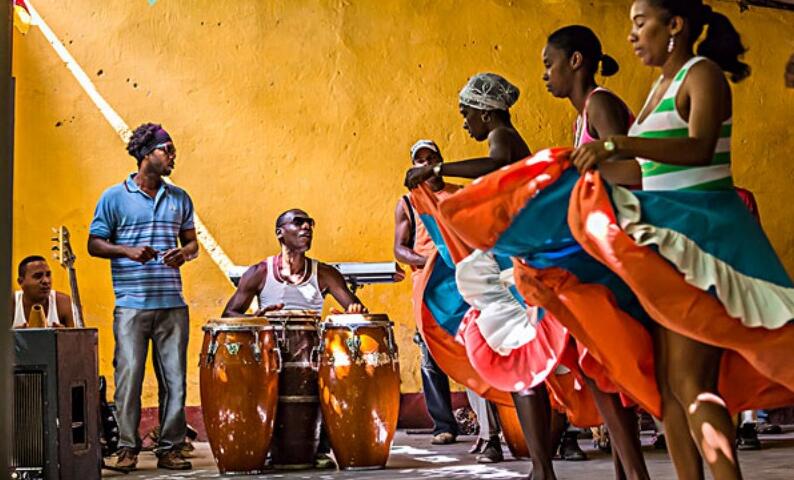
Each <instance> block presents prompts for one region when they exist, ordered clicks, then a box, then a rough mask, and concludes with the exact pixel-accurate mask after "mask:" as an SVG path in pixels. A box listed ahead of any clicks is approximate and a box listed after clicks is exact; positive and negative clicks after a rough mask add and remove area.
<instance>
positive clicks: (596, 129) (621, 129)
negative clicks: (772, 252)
mask: <svg viewBox="0 0 794 480" xmlns="http://www.w3.org/2000/svg"><path fill="white" fill-rule="evenodd" d="M543 65H544V66H545V67H546V68H545V71H544V74H543V81H544V82H545V83H546V89H547V90H548V91H549V93H551V94H552V95H553V96H555V97H557V98H567V99H568V100H569V101H570V102H571V104H572V105H573V107H574V108H575V109H576V111H577V112H578V113H579V115H578V117H577V118H576V125H575V134H574V135H575V137H574V146H576V147H578V146H580V145H583V144H585V143H589V142H592V141H594V140H598V139H601V138H608V137H609V136H610V135H625V134H626V132H627V131H628V129H629V126H630V125H631V123H632V122H633V121H634V116H633V115H632V113H631V110H630V109H629V108H628V107H627V106H626V104H625V103H624V102H623V101H622V100H621V99H620V98H618V96H617V95H615V94H614V93H612V92H610V91H609V90H607V89H606V88H603V87H599V86H598V84H597V83H596V81H595V74H596V73H597V72H599V67H600V73H601V75H603V76H611V75H614V74H615V73H617V71H618V64H617V62H616V61H615V60H614V59H613V58H612V57H610V56H609V55H606V54H604V53H603V51H602V50H601V42H600V41H599V40H598V37H597V36H596V35H595V33H593V31H592V30H590V29H589V28H587V27H585V26H581V25H570V26H567V27H563V28H561V29H559V30H557V31H555V32H554V33H552V34H551V35H549V38H548V41H547V43H546V47H545V48H544V49H543ZM612 164H613V165H614V167H613V168H612V175H611V176H609V177H607V178H610V179H611V180H612V181H614V182H616V183H623V184H628V185H632V184H639V183H640V169H639V164H638V163H637V161H636V160H616V161H614V162H612ZM599 168H600V167H599ZM605 175H606V174H605ZM585 381H586V382H587V383H588V386H589V387H590V388H591V390H592V391H593V392H594V397H595V400H596V404H597V406H598V409H599V411H600V412H601V415H602V416H603V418H604V421H605V422H606V424H607V427H608V428H609V431H610V434H611V438H612V443H613V445H614V448H613V449H612V455H613V457H614V459H615V469H616V471H617V472H616V473H617V476H618V478H631V479H647V478H649V476H648V470H647V468H646V466H645V461H644V460H643V457H642V450H641V448H640V441H639V435H638V432H637V419H636V415H635V413H634V411H633V409H632V408H625V407H623V405H622V403H621V399H620V397H619V396H618V394H617V393H616V392H611V393H607V392H603V391H601V390H600V389H598V387H597V385H596V384H595V382H594V381H593V380H591V379H589V378H587V377H585ZM623 475H625V477H624V476H623Z"/></svg>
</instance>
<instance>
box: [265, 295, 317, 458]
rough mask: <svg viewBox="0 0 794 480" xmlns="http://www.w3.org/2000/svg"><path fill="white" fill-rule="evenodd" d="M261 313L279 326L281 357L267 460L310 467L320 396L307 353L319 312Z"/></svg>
mask: <svg viewBox="0 0 794 480" xmlns="http://www.w3.org/2000/svg"><path fill="white" fill-rule="evenodd" d="M265 316H266V318H267V319H268V321H269V322H270V323H271V324H272V325H279V326H280V327H281V334H280V336H279V340H278V341H279V346H280V348H281V356H282V359H283V363H282V369H281V375H280V377H279V392H278V393H279V395H278V407H277V409H276V424H275V431H274V433H273V443H272V445H271V447H270V456H271V461H272V464H273V467H274V468H278V469H303V468H314V457H315V455H316V454H317V446H318V444H319V442H320V398H319V396H318V388H317V371H316V370H315V369H314V368H312V364H311V354H312V351H313V350H314V349H315V348H316V347H317V345H319V344H320V337H319V334H318V328H319V327H318V324H319V323H320V320H321V317H320V312H318V311H315V310H279V311H275V312H268V313H266V314H265Z"/></svg>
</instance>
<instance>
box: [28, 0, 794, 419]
mask: <svg viewBox="0 0 794 480" xmlns="http://www.w3.org/2000/svg"><path fill="white" fill-rule="evenodd" d="M33 4H34V5H35V6H36V7H37V8H38V9H39V11H40V12H41V14H42V15H43V16H44V18H45V20H46V21H47V22H48V23H49V25H50V26H51V27H52V28H53V30H54V31H55V32H56V33H57V34H58V36H59V38H61V39H62V40H63V42H64V44H65V45H66V46H67V48H68V49H69V50H70V51H71V53H72V54H73V55H74V57H75V58H76V59H77V61H78V62H79V63H80V64H81V65H82V66H83V68H84V69H85V71H86V72H87V73H88V74H89V76H90V77H91V78H92V80H93V81H94V83H95V84H96V86H97V88H98V90H99V91H100V93H102V94H103V95H104V97H105V98H106V99H107V100H108V102H109V103H110V104H111V105H112V106H113V107H114V108H115V109H116V110H117V111H118V113H119V114H120V115H121V116H122V117H123V118H124V119H125V120H126V121H127V122H128V123H129V124H130V125H131V126H133V127H134V126H136V125H138V124H140V123H141V122H144V121H156V122H161V123H163V124H164V125H165V127H166V128H167V129H168V130H169V131H170V132H171V134H172V136H173V137H174V139H175V142H176V145H177V148H178V150H179V153H178V158H177V167H176V170H175V173H174V175H173V178H174V180H175V181H176V182H177V183H178V184H179V185H181V186H183V187H185V188H186V189H187V191H188V192H190V194H191V195H192V197H193V200H194V202H195V205H196V208H197V211H198V212H199V214H200V215H201V216H202V217H203V219H204V221H205V222H206V224H207V226H208V228H209V230H210V231H211V232H212V233H213V234H214V235H215V237H216V239H217V240H218V242H219V243H220V244H221V245H222V247H223V248H224V249H225V250H226V252H227V253H228V254H229V255H230V257H231V258H232V260H233V261H235V262H236V263H238V264H246V263H252V262H255V261H258V260H259V259H261V258H263V257H265V256H267V255H269V254H272V253H273V252H274V251H275V250H276V248H277V243H276V240H275V238H274V237H273V233H272V223H273V220H274V218H275V216H276V215H277V214H278V213H279V212H280V211H282V210H285V209H287V208H291V207H301V208H304V209H306V210H307V211H308V212H309V213H310V214H312V215H313V216H314V217H315V218H316V219H317V221H318V227H317V232H316V238H315V247H314V248H313V250H312V252H311V253H312V254H313V255H314V256H315V257H317V258H320V259H323V260H329V261H330V260H334V261H378V260H386V259H389V258H391V242H392V232H393V209H394V205H395V202H396V200H397V199H398V198H399V196H400V195H401V194H402V193H403V188H402V186H401V185H402V177H403V172H404V171H405V169H406V167H407V166H408V164H409V159H408V152H407V150H408V147H409V146H410V145H411V144H412V143H413V142H414V141H415V140H416V139H417V138H421V137H429V138H434V139H436V140H437V141H438V142H439V144H440V145H441V147H442V149H443V151H444V153H445V156H446V158H447V159H450V160H451V159H459V158H464V157H466V156H474V155H481V154H483V153H484V152H485V146H484V145H481V144H477V143H475V142H474V141H472V140H471V139H469V138H468V136H467V135H466V134H465V132H464V131H463V130H462V128H461V123H462V122H461V119H460V117H459V114H458V112H457V101H456V96H457V92H458V90H459V89H460V87H461V86H462V85H463V84H464V83H465V81H466V79H467V77H468V76H470V75H471V74H473V73H476V72H479V71H495V72H499V73H501V74H503V75H505V76H506V77H507V78H509V79H510V80H512V81H513V82H514V83H515V84H516V85H518V86H519V88H520V89H521V92H522V94H521V98H520V100H519V101H518V103H517V105H516V106H515V109H514V118H515V121H516V125H517V126H518V128H519V130H520V131H522V132H523V134H524V136H525V138H526V139H527V141H528V143H529V145H530V146H531V147H532V148H533V149H534V150H537V149H540V148H542V147H546V146H551V145H559V144H569V143H570V138H571V132H570V129H571V123H572V121H573V111H572V109H571V108H570V106H569V105H568V104H566V103H565V102H562V101H559V100H555V99H553V98H551V97H550V96H549V95H548V94H547V93H546V91H545V89H544V87H543V84H542V82H541V80H540V77H541V68H542V65H541V62H540V50H541V48H542V47H543V45H544V41H545V36H546V35H547V34H548V33H550V32H551V31H552V30H553V29H555V28H557V27H560V26H563V25H566V24H570V23H577V22H580V23H581V22H584V23H586V24H588V25H589V26H591V27H592V28H593V29H594V30H595V31H596V32H597V33H598V34H599V35H600V37H601V39H602V41H603V43H604V46H605V50H606V52H608V53H610V54H612V55H613V56H614V57H616V58H617V59H618V61H619V62H620V63H621V66H622V70H621V73H620V74H618V76H617V77H613V78H611V79H609V80H608V81H607V82H605V84H606V86H608V87H610V88H612V89H614V90H616V91H617V92H618V93H619V94H621V95H622V96H623V97H624V98H625V99H626V101H627V102H629V104H630V105H632V106H633V107H634V108H635V109H638V108H639V107H640V106H641V103H642V101H643V100H644V98H645V94H646V93H647V91H648V88H649V86H650V83H651V82H652V80H653V79H654V78H655V75H656V73H655V72H653V71H652V70H650V69H648V68H646V67H644V66H642V65H641V64H640V63H639V61H638V60H637V59H635V58H634V56H633V54H632V52H631V49H630V47H629V44H628V43H627V41H626V36H627V34H628V30H629V20H628V5H629V2H627V1H606V0H601V1H598V2H589V1H575V0H545V1H540V0H524V1H520V0H516V1H507V0H491V1H488V2H485V1H482V2H474V1H470V2H469V1H467V2H452V1H427V0H422V1H420V0H416V1H412V2H409V1H396V0H393V1H376V0H369V1H355V0H338V1H295V0H282V1H264V0H263V1H258V0H257V1H254V0H249V1H236V2H232V1H210V0H201V1H184V0H183V1H176V0H160V1H158V2H156V3H155V4H154V5H153V6H150V5H149V3H148V2H147V1H145V0H135V1H131V0H130V1H126V2H118V1H114V2H97V1H94V0H57V1H55V0H33ZM591 4H595V6H591ZM715 7H717V8H718V9H719V10H721V11H723V12H727V13H728V14H729V15H730V17H731V18H732V19H733V21H734V22H735V24H736V26H737V28H738V29H739V30H740V32H741V33H742V34H743V38H744V40H745V42H746V44H747V45H748V46H749V47H750V51H749V53H748V55H747V57H746V60H747V61H748V62H749V63H750V64H751V65H752V67H753V69H754V74H753V76H752V77H750V79H748V80H747V81H745V82H743V83H741V84H739V85H738V86H736V88H735V108H734V110H735V135H734V152H735V154H734V173H735V176H736V179H737V182H738V183H739V184H741V185H744V186H747V187H749V188H750V189H752V190H754V191H755V192H756V194H757V195H758V199H759V203H760V207H761V213H762V216H763V221H764V224H765V226H766V228H767V230H768V232H769V235H770V237H771V239H772V242H773V243H774V245H775V247H776V248H777V250H778V252H779V253H780V255H781V256H782V257H783V259H784V261H785V263H786V266H787V267H788V269H789V271H791V272H794V242H792V238H794V222H791V218H792V216H794V202H791V201H790V199H789V196H790V195H791V193H792V191H791V190H792V189H791V186H792V180H791V179H792V178H794V162H791V160H790V158H789V157H790V152H792V151H794V141H792V138H794V122H792V114H791V112H792V111H794V108H792V107H794V91H792V90H788V91H786V90H785V89H784V87H783V70H784V65H785V62H786V59H787V58H788V56H789V55H790V53H791V52H792V51H794V37H792V36H791V31H792V26H794V15H792V14H791V13H788V12H780V11H775V10H768V9H761V8H753V9H751V10H750V11H749V12H746V13H743V14H739V13H738V8H737V7H736V5H735V4H734V3H733V2H717V3H716V4H715ZM100 70H101V72H102V74H101V75H100V74H99V72H100ZM14 72H15V75H16V78H17V99H16V100H17V104H16V110H17V115H16V156H15V162H16V165H15V166H16V170H15V179H14V180H15V184H14V185H15V186H14V188H15V198H14V200H15V204H14V259H15V261H18V260H19V259H21V258H22V257H23V256H25V255H28V254H32V253H42V252H46V251H47V250H48V248H49V242H48V237H49V229H50V227H51V226H56V225H59V224H66V225H68V226H69V227H70V228H71V230H72V235H73V238H74V239H75V240H74V241H75V244H76V245H75V247H76V253H77V256H78V261H77V268H78V275H79V278H80V285H81V289H82V296H83V302H84V309H85V313H86V317H87V323H88V324H89V325H91V326H96V327H99V329H100V348H101V350H100V369H101V372H102V373H104V374H106V375H109V376H112V364H111V362H112V355H113V338H112V330H111V325H112V320H111V319H112V308H113V294H112V290H111V281H110V267H109V265H108V262H107V261H103V260H99V259H94V258H90V257H89V256H88V255H87V253H86V250H85V240H86V235H87V228H88V223H89V222H90V219H91V215H92V212H93V208H94V205H95V203H96V200H97V199H98V198H99V195H100V194H101V192H102V191H103V190H104V189H105V188H107V187H108V186H109V185H111V184H114V183H116V182H120V181H121V180H122V178H123V177H124V176H125V175H126V174H128V173H129V172H130V171H132V170H133V169H134V167H135V163H134V160H133V159H132V157H129V156H127V155H126V152H125V150H124V148H123V145H122V143H121V142H120V141H119V138H118V137H117V136H116V134H115V132H114V131H113V130H112V129H111V128H110V127H109V126H108V124H107V123H106V121H105V120H104V118H103V117H102V116H101V115H100V114H99V112H98V111H97V109H96V108H95V107H94V105H93V104H92V103H91V101H90V100H89V98H88V97H87V96H86V95H85V93H84V92H83V91H82V90H81V88H80V87H79V85H78V84H77V82H76V81H75V80H74V78H73V77H72V76H71V74H70V73H69V72H68V71H67V70H66V68H65V67H64V65H63V64H62V63H61V62H60V61H59V60H58V58H57V57H56V55H55V53H54V52H53V50H52V48H51V47H50V46H49V45H48V43H47V42H46V40H45V39H44V38H43V36H42V35H41V33H40V32H39V31H38V30H36V29H32V30H31V31H30V33H29V34H28V35H26V36H24V37H23V36H21V35H19V34H18V33H15V37H14ZM54 270H55V274H56V275H55V277H56V282H57V285H58V286H59V287H60V288H63V289H66V288H67V287H66V280H65V275H64V274H63V272H62V271H61V270H60V269H58V268H55V269H54ZM183 277H184V283H185V293H186V297H187V299H188V300H189V302H190V306H191V315H192V330H191V342H190V356H189V362H188V363H189V379H190V380H189V391H188V404H191V405H195V404H198V402H199V400H198V398H199V396H198V376H197V371H196V363H197V357H198V351H199V348H200V336H201V330H200V327H201V324H202V323H203V322H204V321H205V320H206V319H207V318H208V317H212V316H214V315H217V314H218V313H219V312H220V310H221V309H222V306H223V304H224V303H225V301H226V299H227V298H228V297H229V295H230V294H231V293H232V288H231V287H230V285H229V284H228V283H227V282H226V280H225V279H224V275H223V274H222V273H221V272H220V271H219V270H218V269H217V268H216V267H215V265H214V264H213V263H212V261H211V259H210V258H209V256H208V255H207V254H206V252H203V251H202V254H201V256H200V258H199V259H198V260H197V261H195V262H193V263H190V264H188V265H187V266H186V267H184V268H183ZM409 291H410V290H409V285H408V284H407V282H406V283H403V284H401V285H396V286H374V287H366V288H365V289H364V290H363V291H362V292H361V295H362V298H363V300H364V301H365V302H366V303H367V305H369V307H370V308H371V309H372V310H373V311H385V312H387V313H388V314H389V315H390V316H391V317H392V319H393V320H394V321H395V322H396V323H397V328H396V332H397V336H398V338H399V340H400V346H401V347H402V352H401V353H402V362H403V363H402V366H403V389H404V391H416V390H417V386H418V374H417V373H418V370H417V367H418V365H417V352H416V349H415V347H414V346H413V344H411V343H410V337H411V335H412V332H413V320H412V318H411V316H410V315H411V314H410V304H409ZM146 385H147V387H148V388H147V389H146V394H145V404H146V405H153V404H154V403H155V398H156V396H155V392H154V388H153V386H154V381H153V375H151V374H149V375H148V376H147V380H146Z"/></svg>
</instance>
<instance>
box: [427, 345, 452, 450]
mask: <svg viewBox="0 0 794 480" xmlns="http://www.w3.org/2000/svg"><path fill="white" fill-rule="evenodd" d="M417 343H418V344H419V350H420V352H421V353H422V391H423V392H424V395H425V404H427V412H428V413H429V414H430V418H432V419H433V435H438V434H439V433H444V432H448V433H451V434H453V435H457V434H458V422H456V421H455V416H454V415H453V414H452V399H451V397H450V394H449V378H448V377H447V374H446V373H444V372H443V371H442V370H441V368H439V366H438V364H437V363H436V361H435V360H433V357H432V356H431V355H430V352H429V351H428V350H427V345H425V342H423V341H421V340H420V341H419V342H417Z"/></svg>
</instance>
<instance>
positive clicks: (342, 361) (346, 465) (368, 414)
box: [318, 314, 400, 470]
mask: <svg viewBox="0 0 794 480" xmlns="http://www.w3.org/2000/svg"><path fill="white" fill-rule="evenodd" d="M392 325H393V324H392V323H391V322H390V321H389V318H388V317H387V316H386V315H366V314H365V315H358V314H341V315H330V316H329V317H328V318H327V319H326V321H325V322H323V323H322V324H321V325H320V332H321V333H320V335H321V341H322V344H321V345H320V347H319V349H318V357H319V370H318V375H319V384H320V406H321V408H322V412H323V419H324V421H325V427H326V432H327V433H328V439H329V440H330V442H331V448H332V449H333V451H334V457H335V458H336V462H337V464H338V465H339V468H341V469H343V470H357V469H361V470H364V469H377V468H384V467H385V466H386V461H387V460H388V459H389V449H390V448H391V444H392V440H393V439H394V432H395V431H396V429H397V415H398V413H399V408H400V363H399V359H398V357H397V345H396V343H395V341H394V334H393V331H392Z"/></svg>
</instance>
